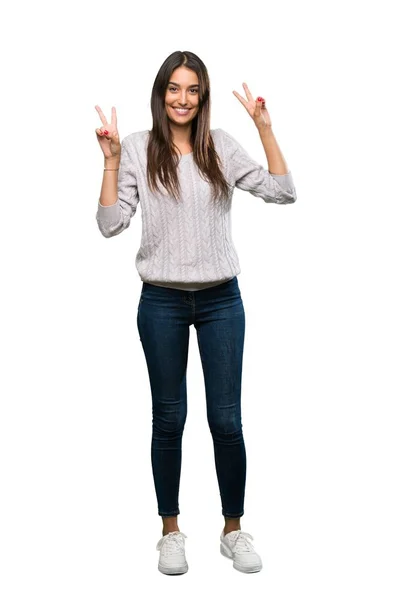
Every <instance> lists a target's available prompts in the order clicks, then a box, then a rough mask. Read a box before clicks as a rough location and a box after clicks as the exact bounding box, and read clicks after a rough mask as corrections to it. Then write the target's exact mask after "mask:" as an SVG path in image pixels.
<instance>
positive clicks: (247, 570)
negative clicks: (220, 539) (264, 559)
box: [219, 543, 262, 573]
mask: <svg viewBox="0 0 400 600" xmlns="http://www.w3.org/2000/svg"><path fill="white" fill-rule="evenodd" d="M219 548H220V551H221V554H222V556H225V558H229V559H230V560H232V561H233V568H234V569H236V570H237V571H240V572H241V573H258V572H259V571H261V569H262V564H261V565H254V566H251V565H249V566H248V567H241V566H240V565H238V564H236V563H235V561H234V560H233V556H232V554H231V553H230V552H229V550H228V549H227V548H225V546H224V545H223V544H222V543H221V545H220V547H219Z"/></svg>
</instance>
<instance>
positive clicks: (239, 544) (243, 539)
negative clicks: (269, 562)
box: [228, 530, 254, 554]
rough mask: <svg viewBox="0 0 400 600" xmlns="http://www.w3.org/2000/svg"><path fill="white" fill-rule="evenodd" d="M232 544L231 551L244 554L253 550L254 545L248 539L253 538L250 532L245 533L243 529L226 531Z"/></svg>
mask: <svg viewBox="0 0 400 600" xmlns="http://www.w3.org/2000/svg"><path fill="white" fill-rule="evenodd" d="M228 535H229V537H230V539H231V541H232V542H233V544H232V551H233V552H236V553H237V554H245V553H248V552H254V547H253V545H252V543H251V542H250V540H253V539H254V538H253V536H252V535H250V533H246V532H245V531H242V530H239V531H232V532H231V533H228Z"/></svg>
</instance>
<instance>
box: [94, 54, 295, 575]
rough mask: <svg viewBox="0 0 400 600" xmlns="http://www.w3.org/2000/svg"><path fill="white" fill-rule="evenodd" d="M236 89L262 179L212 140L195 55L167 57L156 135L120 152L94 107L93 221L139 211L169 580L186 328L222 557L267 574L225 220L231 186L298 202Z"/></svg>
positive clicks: (145, 340) (122, 220)
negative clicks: (260, 152) (249, 473)
mask: <svg viewBox="0 0 400 600" xmlns="http://www.w3.org/2000/svg"><path fill="white" fill-rule="evenodd" d="M243 87H244V90H245V94H246V99H245V98H243V97H242V96H241V95H240V94H238V93H237V92H233V93H234V95H235V96H236V97H237V98H238V100H239V101H240V102H241V103H242V105H243V106H244V107H245V109H246V110H247V112H248V114H249V116H250V117H251V119H252V120H253V123H254V124H255V126H256V127H257V129H258V131H259V134H260V138H261V142H262V144H263V147H264V150H265V153H266V157H267V161H268V166H269V171H268V170H267V169H265V168H264V167H263V166H261V165H259V164H258V163H257V162H256V161H254V160H253V159H252V158H251V157H250V156H249V155H248V154H247V152H246V151H245V150H244V149H243V148H242V147H241V146H240V144H239V143H238V142H237V141H236V140H235V139H234V138H233V137H232V136H231V135H230V134H228V133H227V132H226V131H224V130H222V129H214V130H210V82H209V77H208V73H207V69H206V67H205V65H204V63H203V62H202V61H201V60H200V58H199V57H198V56H196V55H195V54H193V53H192V52H180V51H177V52H174V53H172V54H171V55H170V56H169V57H168V58H167V59H166V60H165V62H164V63H163V65H162V66H161V68H160V70H159V72H158V74H157V77H156V79H155V82H154V86H153V90H152V96H151V111H152V115H153V128H152V130H151V131H148V130H145V131H139V132H135V133H132V134H130V135H128V136H127V137H125V138H124V139H123V140H122V143H120V141H119V135H118V130H117V116H116V110H115V108H114V107H113V108H112V117H111V122H110V123H109V122H107V120H106V118H105V116H104V114H103V112H102V111H101V109H100V107H99V106H96V110H97V111H98V113H99V115H100V119H101V121H102V127H100V128H98V129H96V134H97V139H98V142H99V144H100V147H101V149H102V151H103V153H104V158H105V169H104V175H103V183H102V188H101V195H100V199H99V203H98V208H97V213H96V219H97V223H98V226H99V229H100V231H101V233H102V234H103V235H104V236H105V237H112V236H115V235H118V234H119V233H121V232H122V231H123V230H124V229H127V228H128V227H129V224H130V219H131V218H132V217H133V216H134V214H135V212H136V208H137V205H138V202H139V201H140V202H141V208H142V239H141V246H140V249H139V251H138V253H137V256H136V263H135V264H136V268H137V270H138V273H139V275H140V277H141V280H142V282H143V286H142V291H141V296H140V300H139V306H138V311H137V326H138V331H139V336H140V340H141V343H142V346H143V350H144V354H145V358H146V364H147V368H148V373H149V379H150V386H151V394H152V411H153V434H152V441H151V462H152V470H153V477H154V485H155V491H156V496H157V502H158V513H159V515H160V516H161V517H162V521H163V529H162V538H161V539H160V540H159V542H158V544H157V549H158V550H160V555H159V564H158V568H159V570H160V571H161V572H162V573H165V574H171V575H172V574H178V573H186V571H187V570H188V565H187V562H186V558H185V538H186V535H185V534H184V533H182V532H181V531H180V529H179V527H178V515H179V514H180V510H179V503H178V494H179V482H180V474H181V448H182V433H183V429H184V424H185V420H186V411H187V398H186V366H187V357H188V348H189V327H190V325H194V327H195V329H196V332H197V340H198V345H199V351H200V356H201V361H202V367H203V373H204V381H205V392H206V402H207V419H208V424H209V427H210V432H211V435H212V440H213V444H214V456H215V466H216V473H217V479H218V485H219V491H220V496H221V503H222V515H223V516H224V520H225V524H224V528H223V530H222V533H221V535H220V550H221V553H222V554H223V555H224V556H226V557H228V558H231V559H233V566H234V567H235V568H236V569H238V570H240V571H243V572H256V571H260V569H261V568H262V562H261V559H260V556H259V555H258V554H257V553H256V551H255V549H254V547H253V545H252V543H251V542H250V540H251V539H253V538H252V536H251V535H250V534H248V533H244V532H243V531H242V530H241V525H240V518H241V517H242V516H243V514H244V495H245V480H246V452H245V445H244V439H243V433H242V422H241V378H242V358H243V345H244V333H245V313H244V307H243V303H242V298H241V294H240V289H239V285H238V280H237V275H238V274H239V273H240V266H239V261H238V256H237V253H236V249H235V247H234V244H233V240H232V235H231V221H230V211H231V203H232V195H233V191H234V188H235V186H236V187H238V188H240V189H242V190H247V191H249V192H250V193H251V194H252V195H253V196H257V197H259V198H262V199H263V200H264V201H265V202H275V203H277V204H289V203H293V202H294V201H295V200H296V192H295V188H294V185H293V180H292V176H291V173H290V172H288V169H287V165H286V163H285V160H284V158H283V156H282V154H281V152H280V150H279V147H278V144H277V142H276V140H275V137H274V134H273V132H272V126H271V120H270V116H269V114H268V111H267V109H266V108H265V102H264V101H263V99H262V98H257V100H254V99H253V97H252V95H251V93H250V90H249V89H248V87H247V85H246V84H243ZM271 171H272V172H271Z"/></svg>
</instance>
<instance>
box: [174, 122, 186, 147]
mask: <svg viewBox="0 0 400 600" xmlns="http://www.w3.org/2000/svg"><path fill="white" fill-rule="evenodd" d="M169 126H170V131H171V133H172V139H173V140H174V144H177V145H182V146H185V145H190V135H191V133H192V124H191V123H188V125H175V123H171V122H170V124H169Z"/></svg>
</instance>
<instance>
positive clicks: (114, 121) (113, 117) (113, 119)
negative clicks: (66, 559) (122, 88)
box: [111, 106, 117, 129]
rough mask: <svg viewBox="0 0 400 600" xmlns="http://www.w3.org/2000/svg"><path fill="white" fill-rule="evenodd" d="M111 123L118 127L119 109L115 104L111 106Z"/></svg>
mask: <svg viewBox="0 0 400 600" xmlns="http://www.w3.org/2000/svg"><path fill="white" fill-rule="evenodd" d="M111 125H112V126H113V127H115V129H117V111H116V108H115V106H113V107H112V108H111Z"/></svg>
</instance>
